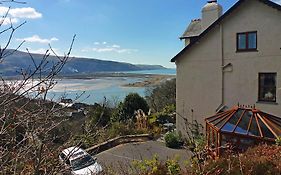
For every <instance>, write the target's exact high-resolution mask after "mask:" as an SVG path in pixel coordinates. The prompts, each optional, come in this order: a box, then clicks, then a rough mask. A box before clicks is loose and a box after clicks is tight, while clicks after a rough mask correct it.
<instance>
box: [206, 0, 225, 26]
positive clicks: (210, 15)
mask: <svg viewBox="0 0 281 175" xmlns="http://www.w3.org/2000/svg"><path fill="white" fill-rule="evenodd" d="M221 15H222V6H221V5H219V4H218V2H217V1H216V0H210V1H208V2H207V4H206V5H205V6H204V7H203V9H202V28H203V31H204V30H206V29H207V28H208V27H209V26H210V25H211V24H213V22H215V21H216V20H217V19H218V18H219V17H220V16H221Z"/></svg>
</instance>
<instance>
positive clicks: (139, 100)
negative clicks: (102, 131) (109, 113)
mask: <svg viewBox="0 0 281 175" xmlns="http://www.w3.org/2000/svg"><path fill="white" fill-rule="evenodd" d="M139 109H142V110H143V112H144V113H146V114H147V113H148V111H149V106H148V104H147V102H146V101H145V99H144V98H143V97H141V96H140V95H139V94H137V93H130V94H128V95H127V96H126V97H125V99H124V101H123V103H120V104H119V105H118V109H117V111H116V113H115V116H114V118H113V121H123V122H124V121H125V122H127V121H129V120H133V119H134V114H135V111H137V110H139Z"/></svg>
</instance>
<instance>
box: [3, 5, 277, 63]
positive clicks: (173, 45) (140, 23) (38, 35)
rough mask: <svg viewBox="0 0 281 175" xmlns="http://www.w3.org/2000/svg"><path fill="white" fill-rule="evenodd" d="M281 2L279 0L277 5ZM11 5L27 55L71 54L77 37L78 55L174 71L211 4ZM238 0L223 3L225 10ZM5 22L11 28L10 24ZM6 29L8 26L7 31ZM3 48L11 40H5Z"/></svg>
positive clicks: (15, 40)
mask: <svg viewBox="0 0 281 175" xmlns="http://www.w3.org/2000/svg"><path fill="white" fill-rule="evenodd" d="M277 1H279V2H280V0H276V2H277ZM26 2H27V4H24V5H22V4H11V3H6V4H3V5H2V6H0V14H1V15H3V12H4V11H5V10H6V7H8V6H11V7H12V10H11V11H10V15H9V17H10V18H11V21H12V22H13V23H14V25H17V24H20V22H22V21H25V20H26V21H27V23H26V24H25V25H24V26H23V27H22V28H20V29H19V30H18V31H17V32H16V34H15V36H14V38H13V41H12V43H11V48H13V47H16V45H17V44H18V43H20V42H21V41H22V40H26V43H25V44H24V45H23V46H22V48H21V50H25V48H29V50H30V51H32V52H37V53H42V52H44V50H46V49H48V43H51V45H52V47H53V48H54V49H55V50H56V51H57V52H58V54H63V53H64V52H66V51H67V48H68V47H69V44H70V42H71V39H72V36H73V35H74V34H77V38H76V41H75V44H74V48H73V52H72V55H73V56H76V57H78V56H80V57H90V58H98V59H104V60H114V61H121V62H129V63H137V64H161V65H164V66H166V67H174V64H173V63H170V59H171V58H172V57H173V56H174V55H176V54H177V52H179V51H180V50H181V49H182V48H183V45H184V44H183V41H180V40H179V39H178V37H179V36H180V35H181V34H182V33H183V31H184V30H185V28H186V27H187V25H188V24H189V22H190V21H191V20H192V19H195V18H200V17H201V8H202V7H203V6H204V4H205V3H206V0H26ZM235 2H236V0H220V1H219V3H220V4H221V5H222V6H223V8H224V11H226V10H227V9H229V8H230V7H231V6H232V5H233V4H234V3H235ZM4 23H7V24H8V23H9V21H5V22H4ZM3 27H5V26H2V28H3ZM0 42H1V46H2V45H3V44H4V42H5V37H1V38H0Z"/></svg>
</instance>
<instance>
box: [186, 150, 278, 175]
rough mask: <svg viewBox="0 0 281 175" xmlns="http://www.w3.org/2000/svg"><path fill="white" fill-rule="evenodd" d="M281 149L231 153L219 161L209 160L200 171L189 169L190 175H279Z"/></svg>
mask: <svg viewBox="0 0 281 175" xmlns="http://www.w3.org/2000/svg"><path fill="white" fill-rule="evenodd" d="M280 163H281V147H279V146H275V145H273V146H269V145H260V146H256V147H254V148H249V149H248V150H247V151H246V152H244V153H242V154H233V153H229V154H226V155H224V157H221V158H219V159H217V160H208V161H207V162H206V163H205V165H204V166H203V169H202V170H201V171H200V170H199V169H198V168H197V167H194V166H193V167H189V168H187V169H188V170H189V174H199V173H202V174H210V175H217V174H247V175H267V174H268V175H275V174H276V175H279V174H280V172H281V166H280V165H281V164H280Z"/></svg>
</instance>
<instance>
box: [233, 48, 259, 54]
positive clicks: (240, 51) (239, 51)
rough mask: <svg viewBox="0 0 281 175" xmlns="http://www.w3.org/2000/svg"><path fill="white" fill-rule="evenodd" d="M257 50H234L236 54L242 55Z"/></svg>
mask: <svg viewBox="0 0 281 175" xmlns="http://www.w3.org/2000/svg"><path fill="white" fill-rule="evenodd" d="M258 51H259V50H257V49H253V50H251V49H250V50H236V53H243V52H258Z"/></svg>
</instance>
